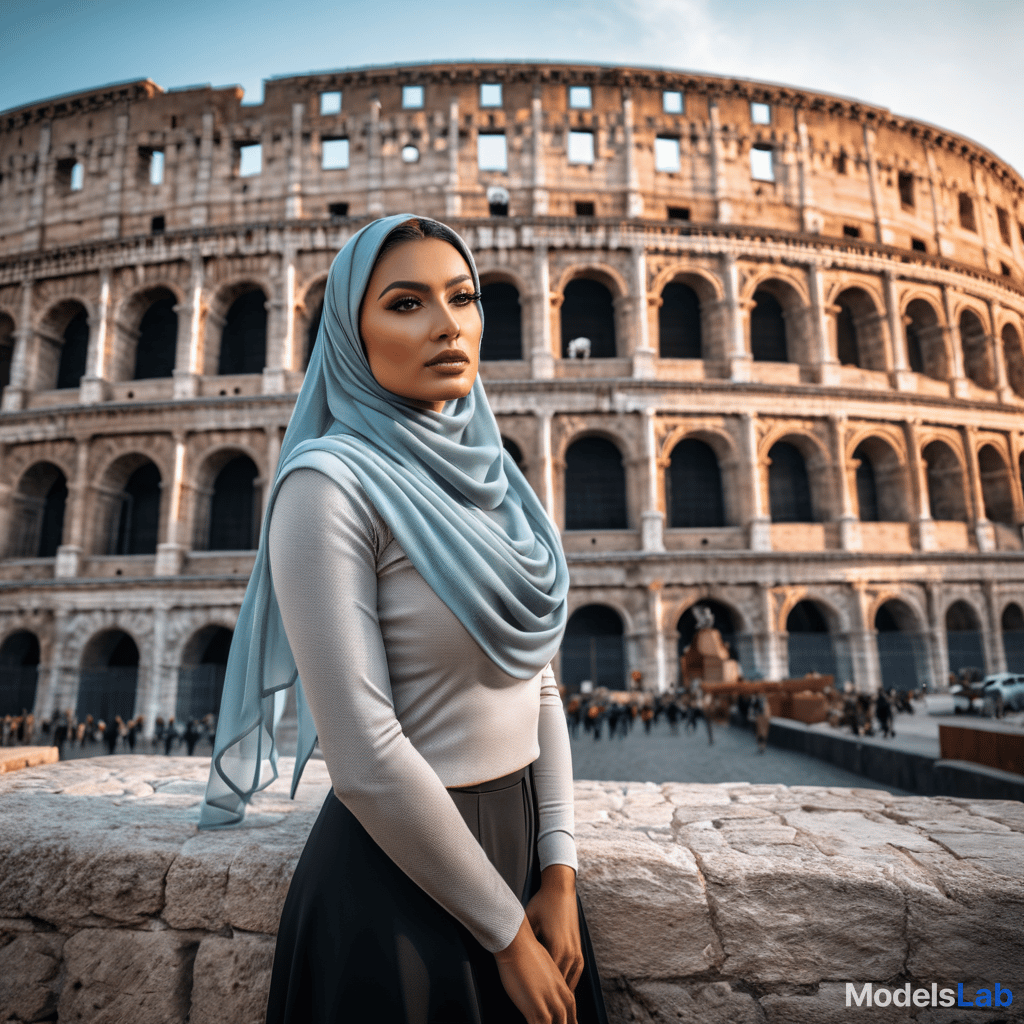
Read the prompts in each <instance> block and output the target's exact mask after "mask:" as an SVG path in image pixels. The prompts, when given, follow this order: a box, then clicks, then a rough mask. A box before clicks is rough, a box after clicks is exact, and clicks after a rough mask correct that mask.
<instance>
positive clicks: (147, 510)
mask: <svg viewBox="0 0 1024 1024" xmlns="http://www.w3.org/2000/svg"><path fill="white" fill-rule="evenodd" d="M159 526H160V470H159V469H157V467H156V464H155V463H152V462H147V463H145V465H142V466H140V467H139V468H138V469H137V470H135V472H134V473H132V475H131V476H130V477H128V482H127V483H126V484H125V485H124V491H123V492H122V493H121V506H120V512H119V515H118V520H117V539H116V541H115V544H114V551H113V552H112V553H113V554H115V555H152V554H155V553H156V545H157V535H158V530H159Z"/></svg>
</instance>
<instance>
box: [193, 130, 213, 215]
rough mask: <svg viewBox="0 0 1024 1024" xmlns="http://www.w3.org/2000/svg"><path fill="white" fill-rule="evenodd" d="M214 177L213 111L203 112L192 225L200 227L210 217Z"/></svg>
mask: <svg viewBox="0 0 1024 1024" xmlns="http://www.w3.org/2000/svg"><path fill="white" fill-rule="evenodd" d="M212 178H213V111H212V110H207V111H206V112H205V113H204V114H203V129H202V135H201V136H200V139H199V160H198V162H197V164H196V186H195V193H194V195H193V198H192V225H193V227H198V226H200V225H203V224H205V223H206V221H207V219H208V217H209V210H208V209H207V206H206V204H207V201H208V200H209V197H210V181H211V179H212Z"/></svg>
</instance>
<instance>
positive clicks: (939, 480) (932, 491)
mask: <svg viewBox="0 0 1024 1024" xmlns="http://www.w3.org/2000/svg"><path fill="white" fill-rule="evenodd" d="M921 457H922V458H923V459H924V461H925V464H926V470H927V481H928V507H929V508H930V510H931V516H932V519H939V520H948V521H956V522H961V523H966V522H969V521H970V517H969V515H968V511H967V510H968V508H969V507H970V506H969V504H968V501H967V491H966V489H965V477H964V469H963V464H962V463H961V461H960V458H959V456H958V455H957V454H956V453H955V452H954V451H953V449H952V448H951V447H950V446H949V444H947V443H946V442H945V441H942V440H935V441H931V442H930V443H929V444H926V445H925V446H924V448H923V450H922V452H921Z"/></svg>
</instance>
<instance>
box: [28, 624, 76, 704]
mask: <svg viewBox="0 0 1024 1024" xmlns="http://www.w3.org/2000/svg"><path fill="white" fill-rule="evenodd" d="M70 619H71V613H70V612H69V611H68V610H67V609H66V608H61V607H58V608H57V610H56V611H55V612H54V613H53V648H52V651H53V653H52V654H51V656H50V679H49V685H48V686H47V695H46V701H45V703H41V702H40V701H39V699H37V700H36V706H37V707H39V708H40V713H41V714H43V715H52V714H53V713H54V712H55V711H67V710H68V709H69V708H70V709H71V710H72V711H73V710H74V707H75V701H76V699H77V698H78V672H77V671H76V670H75V669H74V668H73V667H68V669H67V670H65V666H64V658H65V648H66V647H67V642H68V627H69V625H70ZM40 684H42V680H40Z"/></svg>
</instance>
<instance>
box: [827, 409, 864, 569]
mask: <svg viewBox="0 0 1024 1024" xmlns="http://www.w3.org/2000/svg"><path fill="white" fill-rule="evenodd" d="M828 419H829V426H830V427H831V433H832V460H833V464H834V466H835V481H836V497H837V498H838V502H837V504H838V506H839V518H838V523H839V546H840V547H841V548H842V549H843V550H844V551H860V550H861V548H862V547H863V543H862V540H861V529H860V518H859V516H858V515H857V514H856V513H855V512H854V509H853V497H852V495H851V493H850V490H851V489H850V470H851V466H850V464H849V462H848V461H847V459H846V417H845V416H844V415H843V414H841V413H832V414H831V415H830V416H829V418H828Z"/></svg>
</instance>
